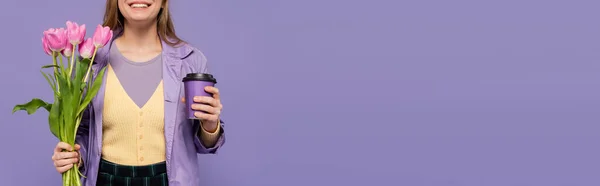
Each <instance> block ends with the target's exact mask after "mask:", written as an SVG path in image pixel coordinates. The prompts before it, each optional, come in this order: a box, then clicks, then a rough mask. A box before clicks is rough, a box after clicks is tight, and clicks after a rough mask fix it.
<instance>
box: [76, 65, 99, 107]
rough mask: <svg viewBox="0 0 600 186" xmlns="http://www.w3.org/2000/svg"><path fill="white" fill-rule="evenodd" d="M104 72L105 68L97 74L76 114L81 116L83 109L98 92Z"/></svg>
mask: <svg viewBox="0 0 600 186" xmlns="http://www.w3.org/2000/svg"><path fill="white" fill-rule="evenodd" d="M105 71H106V67H105V68H102V70H100V72H99V73H98V75H97V76H96V78H94V80H93V83H92V86H91V87H88V89H87V92H86V94H85V98H84V99H83V103H82V104H81V105H80V106H79V110H78V111H77V113H79V114H81V113H82V112H83V110H85V108H86V107H87V106H88V104H89V103H90V102H91V101H92V99H93V98H94V97H95V96H96V94H97V93H98V90H100V86H101V85H102V80H103V77H104V72H105ZM90 81H91V79H90Z"/></svg>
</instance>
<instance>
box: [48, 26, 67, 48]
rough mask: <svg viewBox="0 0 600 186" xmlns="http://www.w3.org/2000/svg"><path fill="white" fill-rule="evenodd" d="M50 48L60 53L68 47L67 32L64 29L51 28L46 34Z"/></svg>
mask: <svg viewBox="0 0 600 186" xmlns="http://www.w3.org/2000/svg"><path fill="white" fill-rule="evenodd" d="M44 38H46V42H48V47H49V48H50V50H52V51H54V52H60V51H62V50H63V49H65V47H67V43H68V42H67V32H66V30H65V29H64V28H59V29H55V28H51V29H48V30H47V31H45V32H44Z"/></svg>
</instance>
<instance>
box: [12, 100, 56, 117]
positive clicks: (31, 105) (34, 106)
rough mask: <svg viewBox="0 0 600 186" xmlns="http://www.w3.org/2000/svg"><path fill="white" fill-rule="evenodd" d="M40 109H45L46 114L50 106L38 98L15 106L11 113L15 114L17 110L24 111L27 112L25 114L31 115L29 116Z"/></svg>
mask: <svg viewBox="0 0 600 186" xmlns="http://www.w3.org/2000/svg"><path fill="white" fill-rule="evenodd" d="M40 107H43V108H45V109H46V110H47V111H48V112H50V108H52V106H50V105H49V104H48V103H46V102H45V101H44V100H41V99H39V98H34V99H32V100H31V101H29V102H27V103H25V104H20V105H16V106H15V107H14V108H13V111H12V113H15V112H17V111H19V110H25V111H27V114H29V115H31V114H34V113H35V112H36V111H37V110H38V109H39V108H40Z"/></svg>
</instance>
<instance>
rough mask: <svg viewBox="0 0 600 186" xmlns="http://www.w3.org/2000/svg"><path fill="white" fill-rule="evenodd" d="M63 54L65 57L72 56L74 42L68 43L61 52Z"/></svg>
mask: <svg viewBox="0 0 600 186" xmlns="http://www.w3.org/2000/svg"><path fill="white" fill-rule="evenodd" d="M60 53H61V54H62V55H63V56H65V57H67V58H68V57H71V55H73V45H72V44H67V46H66V47H65V49H64V50H62V51H61V52H60Z"/></svg>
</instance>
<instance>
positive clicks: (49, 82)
mask: <svg viewBox="0 0 600 186" xmlns="http://www.w3.org/2000/svg"><path fill="white" fill-rule="evenodd" d="M40 72H42V75H44V78H45V79H46V81H48V84H49V85H50V87H51V88H52V91H53V92H54V93H55V94H56V85H55V82H54V79H52V78H50V75H48V74H46V73H44V72H43V71H41V70H40Z"/></svg>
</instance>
